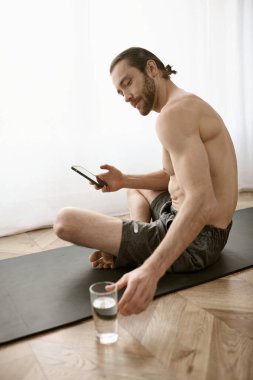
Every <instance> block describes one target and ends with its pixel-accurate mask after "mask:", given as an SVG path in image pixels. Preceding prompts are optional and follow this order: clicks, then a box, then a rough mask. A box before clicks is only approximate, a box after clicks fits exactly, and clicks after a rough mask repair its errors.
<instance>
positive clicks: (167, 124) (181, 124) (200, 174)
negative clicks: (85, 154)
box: [117, 110, 217, 315]
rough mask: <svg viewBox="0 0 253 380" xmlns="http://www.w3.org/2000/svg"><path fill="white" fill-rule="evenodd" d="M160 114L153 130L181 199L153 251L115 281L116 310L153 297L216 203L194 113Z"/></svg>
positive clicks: (129, 310)
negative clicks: (120, 292) (118, 296)
mask: <svg viewBox="0 0 253 380" xmlns="http://www.w3.org/2000/svg"><path fill="white" fill-rule="evenodd" d="M160 116H161V117H159V123H158V126H157V133H158V136H159V138H160V140H161V143H162V145H163V146H164V148H165V149H166V150H167V151H168V152H169V154H170V157H171V161H172V165H173V168H174V173H175V176H176V180H177V182H178V184H179V186H180V188H181V190H182V191H183V193H184V201H183V203H182V205H181V207H180V210H179V211H178V214H177V216H176V218H175V220H174V221H173V223H172V225H171V227H170V229H169V230H168V231H167V234H166V236H165V238H164V239H163V241H162V242H161V244H160V245H159V246H158V247H157V248H156V250H155V251H154V252H153V254H152V255H151V256H150V257H149V258H148V259H147V260H146V261H145V263H144V264H143V265H142V266H141V267H139V268H137V269H135V270H134V271H132V272H129V273H127V274H126V275H125V276H123V277H122V278H121V279H120V281H119V282H118V283H117V286H118V288H119V289H121V288H122V287H124V286H127V288H126V290H125V293H124V295H123V297H122V298H121V300H120V303H119V310H120V312H121V313H122V314H124V315H129V314H133V313H139V312H141V311H143V310H145V308H146V307H147V306H148V304H149V303H150V302H151V300H152V299H153V297H154V294H155V290H156V286H157V282H158V280H159V279H160V278H161V277H162V276H163V274H164V273H165V272H166V270H167V269H168V268H169V267H170V266H171V265H172V264H173V263H174V261H175V260H176V259H177V258H178V257H179V256H180V255H181V253H182V252H183V251H184V250H185V249H186V248H187V247H188V246H189V244H190V243H191V242H192V241H193V240H194V239H195V237H196V236H197V235H198V233H199V232H200V231H201V230H202V228H203V227H204V226H205V225H206V224H208V220H209V218H210V215H211V213H212V211H213V210H214V209H215V208H216V205H217V203H216V198H215V194H214V190H213V186H212V181H211V175H210V168H209V162H208V156H207V152H206V150H205V146H204V144H203V142H202V141H201V138H200V136H199V131H198V119H197V117H196V116H195V115H194V113H193V114H190V115H189V113H188V112H187V113H186V114H184V113H183V112H182V111H181V110H180V112H177V110H175V112H174V111H173V112H169V113H165V114H163V115H160Z"/></svg>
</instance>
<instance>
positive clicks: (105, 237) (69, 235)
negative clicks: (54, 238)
mask: <svg viewBox="0 0 253 380" xmlns="http://www.w3.org/2000/svg"><path fill="white" fill-rule="evenodd" d="M55 232H56V234H57V235H58V236H59V237H61V238H62V239H64V240H67V241H71V242H72V243H75V244H77V245H81V246H85V247H90V248H95V249H98V250H102V251H104V252H107V253H111V254H113V255H116V254H117V253H118V250H119V247H120V242H121V236H122V220H120V219H119V218H115V217H112V216H108V215H104V214H101V213H98V212H93V211H90V210H85V209H79V208H74V207H66V208H64V209H63V210H61V211H60V213H59V214H58V216H57V219H56V222H55Z"/></svg>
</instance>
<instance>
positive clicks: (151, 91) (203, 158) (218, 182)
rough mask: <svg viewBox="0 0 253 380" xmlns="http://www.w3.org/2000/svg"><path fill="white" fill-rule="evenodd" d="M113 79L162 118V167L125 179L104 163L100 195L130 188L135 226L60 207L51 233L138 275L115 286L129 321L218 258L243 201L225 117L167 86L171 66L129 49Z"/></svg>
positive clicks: (131, 99) (101, 263) (116, 63)
mask: <svg viewBox="0 0 253 380" xmlns="http://www.w3.org/2000/svg"><path fill="white" fill-rule="evenodd" d="M110 73H111V77H112V81H113V84H114V86H115V88H116V90H117V92H118V93H119V94H120V95H122V96H123V98H124V99H125V101H126V102H128V103H130V105H132V106H133V107H135V108H136V109H137V110H138V111H139V112H140V114H141V115H144V116H145V115H148V114H149V113H150V111H152V110H153V111H155V112H158V113H159V115H158V118H157V123H156V132H157V135H158V138H159V140H160V142H161V145H162V148H163V169H162V170H160V171H158V172H153V173H148V174H142V175H129V174H123V173H122V172H121V171H119V170H118V169H116V168H115V167H113V166H110V165H102V166H101V168H102V169H106V170H107V171H106V172H105V173H103V174H100V175H99V177H100V178H101V179H103V180H104V181H106V182H107V184H108V186H105V187H103V188H102V191H103V192H107V191H116V190H119V189H122V188H127V189H129V191H128V199H129V209H130V216H131V220H129V221H122V220H121V219H119V218H115V217H111V216H107V215H103V214H99V213H95V212H91V211H88V210H83V209H76V208H64V209H63V210H61V211H60V213H59V214H58V216H57V219H56V221H55V226H54V227H55V232H56V234H57V235H58V236H59V237H61V238H62V239H65V240H68V241H71V242H73V243H75V244H78V245H81V246H86V247H92V248H96V249H98V251H96V252H94V253H93V254H92V255H91V256H90V260H91V262H92V263H93V266H94V267H96V266H98V267H102V268H103V267H104V268H108V267H113V266H114V265H115V266H124V265H134V266H135V267H136V268H135V269H133V270H131V271H129V272H128V273H126V274H125V275H124V276H123V277H122V278H121V279H120V280H119V281H118V282H117V287H118V289H121V288H124V287H126V289H125V292H124V294H123V296H122V298H121V300H120V302H119V311H120V313H122V314H123V315H130V314H137V313H140V312H142V311H143V310H145V309H146V308H147V306H148V305H149V303H150V302H151V301H152V299H153V297H154V294H155V291H156V287H157V283H158V281H159V279H160V278H161V277H162V276H163V275H164V274H165V272H166V271H168V270H170V271H174V272H187V271H195V270H200V269H202V268H205V267H206V266H208V265H211V264H213V263H214V262H215V261H217V260H218V258H219V256H220V253H221V251H222V249H223V248H224V246H225V244H226V242H227V238H228V235H229V231H230V228H231V224H232V223H231V220H232V216H233V213H234V210H235V207H236V203H237V165H236V156H235V151H234V147H233V144H232V141H231V138H230V136H229V133H228V131H227V129H226V127H225V125H224V123H223V121H222V119H221V117H220V116H219V115H218V114H217V112H216V111H215V110H214V109H213V108H212V107H211V106H210V105H209V104H207V103H206V102H205V101H203V100H202V99H200V98H199V97H197V96H195V95H193V94H191V93H188V92H185V91H184V90H182V89H181V88H179V87H177V86H176V85H175V84H174V83H173V82H172V81H171V79H170V75H171V74H172V73H175V71H173V70H172V69H171V66H169V65H168V66H166V67H165V66H164V65H163V63H162V62H161V61H160V60H159V59H158V58H157V57H156V56H155V55H154V54H153V53H151V52H149V51H147V50H145V49H142V48H130V49H127V50H125V51H124V52H122V53H120V54H119V55H118V56H117V57H116V58H115V59H114V60H113V62H112V64H111V67H110ZM112 259H113V260H112Z"/></svg>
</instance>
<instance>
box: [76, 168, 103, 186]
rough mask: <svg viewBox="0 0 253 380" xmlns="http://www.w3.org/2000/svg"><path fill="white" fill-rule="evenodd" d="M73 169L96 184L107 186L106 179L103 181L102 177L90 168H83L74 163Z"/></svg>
mask: <svg viewBox="0 0 253 380" xmlns="http://www.w3.org/2000/svg"><path fill="white" fill-rule="evenodd" d="M71 169H72V170H74V171H75V172H76V173H78V174H80V175H82V176H83V177H85V178H86V179H88V180H89V181H90V182H91V183H93V184H94V185H97V186H99V187H103V186H107V183H106V182H105V181H102V179H100V178H98V177H97V176H96V175H95V174H93V173H91V172H90V171H89V170H87V169H85V168H83V167H82V166H80V165H73V166H71Z"/></svg>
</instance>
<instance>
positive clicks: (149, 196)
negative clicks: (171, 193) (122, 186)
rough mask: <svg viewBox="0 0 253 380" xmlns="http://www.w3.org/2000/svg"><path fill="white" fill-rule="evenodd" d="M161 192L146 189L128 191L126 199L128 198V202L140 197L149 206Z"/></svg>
mask: <svg viewBox="0 0 253 380" xmlns="http://www.w3.org/2000/svg"><path fill="white" fill-rule="evenodd" d="M162 192H163V191H155V190H148V189H128V191H127V197H128V200H131V199H133V198H134V197H136V196H141V197H143V199H145V200H146V201H147V203H149V204H151V203H152V202H153V200H154V199H155V198H156V197H157V196H158V195H159V194H161V193H162Z"/></svg>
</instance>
